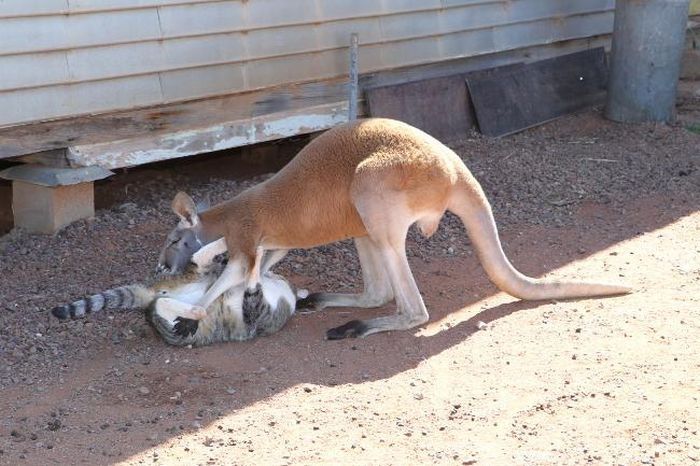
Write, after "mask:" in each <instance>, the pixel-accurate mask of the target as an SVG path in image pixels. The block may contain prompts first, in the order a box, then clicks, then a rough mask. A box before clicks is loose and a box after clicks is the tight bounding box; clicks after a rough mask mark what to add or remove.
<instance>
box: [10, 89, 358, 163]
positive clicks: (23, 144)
mask: <svg viewBox="0 0 700 466" xmlns="http://www.w3.org/2000/svg"><path fill="white" fill-rule="evenodd" d="M1 96H2V94H0V97H1ZM346 98H347V84H346V83H345V81H329V82H325V83H308V84H303V85H293V86H286V87H281V88H276V89H272V90H266V91H261V92H248V93H244V94H235V95H229V96H225V97H220V98H217V99H208V100H200V101H193V102H187V103H182V104H172V105H164V106H160V107H157V108H144V109H140V110H132V111H126V112H114V113H108V114H102V115H93V116H88V117H78V118H70V119H63V120H57V121H49V122H44V123H36V124H30V125H22V126H12V127H6V128H0V159H2V158H7V157H16V156H20V155H25V154H32V153H36V152H43V151H48V150H53V149H61V148H67V147H71V146H90V145H94V144H99V143H106V142H109V141H119V140H127V139H132V138H135V137H138V136H140V135H144V134H148V135H149V136H152V137H161V136H165V135H167V134H170V133H177V132H183V131H190V130H192V129H196V128H208V127H214V126H217V125H221V124H222V123H223V122H226V121H241V120H249V119H254V118H256V117H264V116H265V115H268V114H273V113H285V112H287V113H290V114H292V113H294V112H302V111H303V110H304V109H306V108H313V107H319V106H323V105H327V104H335V103H337V102H341V101H345V100H346ZM0 104H2V101H1V100H0Z"/></svg>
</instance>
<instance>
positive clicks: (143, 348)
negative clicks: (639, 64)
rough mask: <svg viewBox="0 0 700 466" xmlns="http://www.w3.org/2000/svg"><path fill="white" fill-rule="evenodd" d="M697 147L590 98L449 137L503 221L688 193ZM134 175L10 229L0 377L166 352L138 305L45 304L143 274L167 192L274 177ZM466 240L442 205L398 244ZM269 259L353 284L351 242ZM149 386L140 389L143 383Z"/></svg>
mask: <svg viewBox="0 0 700 466" xmlns="http://www.w3.org/2000/svg"><path fill="white" fill-rule="evenodd" d="M699 101H700V98H696V99H695V100H694V101H692V102H691V104H693V105H694V106H693V105H691V104H689V103H688V101H687V100H686V101H684V106H685V107H690V108H692V109H693V111H696V112H697V108H698V107H700V103H699ZM699 146H700V136H698V135H697V134H694V133H693V132H691V131H689V130H687V129H685V128H684V127H683V126H681V125H675V126H667V125H661V124H643V125H621V124H616V123H612V122H609V121H606V120H604V119H603V118H602V116H601V112H600V110H592V111H588V112H584V113H581V114H578V115H574V116H570V117H566V118H562V119H560V120H558V121H556V122H554V123H550V124H548V125H545V126H542V127H539V128H535V129H532V130H528V131H526V132H523V133H521V134H518V135H515V136H511V137H508V138H503V139H492V138H487V137H483V136H481V135H479V134H478V133H471V134H469V135H468V136H467V137H466V138H464V139H463V140H461V141H459V142H458V143H455V144H453V145H452V147H453V149H454V150H455V151H456V152H457V153H458V154H460V156H462V157H463V158H464V160H465V162H466V163H467V166H469V167H470V169H471V170H472V172H473V173H474V175H475V177H476V178H477V179H478V180H479V181H480V182H481V183H482V185H483V187H484V189H485V191H486V193H487V196H488V197H489V199H490V201H491V203H492V205H493V210H494V213H495V215H496V219H497V222H498V224H499V226H500V227H501V228H506V229H507V228H509V227H511V226H513V225H543V226H546V227H553V228H556V227H562V226H566V225H569V224H570V223H571V222H572V217H573V214H574V212H576V209H577V208H579V207H580V206H582V205H584V204H585V203H598V204H601V203H602V204H605V205H606V206H607V207H608V208H610V209H614V210H616V211H619V212H620V213H621V214H622V213H624V210H623V207H622V206H623V205H624V202H625V201H626V200H629V199H631V198H635V197H640V196H646V195H657V194H658V195H664V196H668V198H669V199H671V201H672V200H673V198H674V193H681V192H684V193H686V194H687V193H691V195H694V196H696V198H697V197H698V196H700V195H699V194H698V193H700V150H699V149H698V147H699ZM151 171H152V170H151ZM148 173H149V174H150V173H151V172H150V171H149V172H148ZM130 176H131V174H121V175H119V176H118V177H115V178H116V179H113V180H108V181H105V182H103V183H102V184H101V185H100V186H99V187H98V192H99V190H102V191H108V190H110V189H113V190H114V189H124V193H121V194H123V195H122V197H125V198H126V199H127V200H126V201H125V202H122V203H120V204H118V205H115V206H112V207H111V208H109V209H101V210H98V211H97V213H96V216H95V217H94V218H93V219H89V220H85V221H80V222H77V223H74V224H72V225H70V226H68V227H66V228H65V229H63V230H61V231H60V232H58V233H57V234H55V235H53V236H36V235H30V234H27V233H26V232H24V231H21V230H19V229H15V230H12V231H11V232H10V233H9V234H7V235H5V236H3V237H1V238H0V254H1V255H2V261H1V262H0V277H2V279H1V281H0V303H1V304H0V328H1V329H2V331H1V332H0V354H2V359H3V362H4V364H3V365H2V366H0V388H4V387H6V386H9V385H16V384H25V385H28V386H32V385H34V384H39V385H44V384H46V383H48V381H49V380H52V377H60V376H61V374H62V373H63V372H64V371H66V368H68V367H69V366H70V365H71V364H73V363H74V362H75V361H79V360H81V359H85V358H90V357H92V354H93V353H94V352H95V351H98V350H104V349H109V348H111V347H112V348H114V349H113V351H123V352H125V355H124V357H125V358H127V359H128V360H131V361H133V362H134V363H135V364H137V363H141V364H147V362H146V361H148V362H150V361H151V360H153V361H155V360H158V361H164V360H166V359H167V358H168V357H169V355H170V354H171V353H170V352H169V349H168V348H167V347H165V345H164V344H162V343H161V342H160V340H158V339H157V338H156V337H155V336H154V335H153V333H152V331H151V330H150V329H149V328H148V326H147V325H146V324H145V322H144V319H143V317H142V316H141V315H139V314H138V313H128V312H125V313H120V312H114V313H101V314H97V315H94V316H92V317H90V318H89V319H86V320H81V321H75V322H71V323H70V324H62V323H59V322H57V321H55V320H53V319H52V318H51V316H50V315H49V313H48V312H47V311H48V309H50V308H51V307H53V306H54V305H57V304H62V303H65V302H69V301H70V300H72V299H75V298H78V297H80V296H83V295H85V294H88V293H93V292H99V291H101V290H104V289H107V288H109V287H113V286H118V285H122V284H126V283H132V282H135V281H139V280H141V279H142V278H143V277H147V276H148V275H150V274H151V273H152V271H153V269H154V265H155V263H156V260H157V255H158V250H159V248H160V246H161V243H162V241H163V238H164V236H165V234H166V232H167V231H168V230H169V229H170V228H171V227H172V225H173V224H174V221H175V219H174V218H173V217H174V216H173V215H172V213H171V212H170V208H169V204H170V200H171V199H172V197H173V195H174V194H175V193H176V192H177V191H178V190H183V189H184V190H186V191H188V192H190V193H191V194H192V195H193V196H194V197H195V199H205V198H209V199H211V201H213V202H218V201H221V200H224V199H227V198H230V197H231V196H234V195H235V194H236V193H239V192H241V191H242V190H244V189H246V188H248V187H250V186H252V185H254V184H256V183H258V182H260V181H262V180H263V179H265V178H266V177H267V176H270V175H263V176H258V177H255V178H252V179H248V180H243V181H240V180H238V181H237V180H230V179H220V178H213V177H210V178H209V179H205V180H202V177H201V176H196V174H194V173H189V172H188V171H187V163H186V162H183V166H182V168H181V169H176V170H173V171H170V172H167V173H164V174H158V173H157V172H156V174H155V175H153V176H149V177H148V178H147V179H137V180H136V181H133V182H130V181H129V180H130ZM141 178H143V177H141ZM135 179H136V178H135ZM467 243H468V240H467V238H466V235H465V233H464V229H463V227H462V225H461V223H460V222H459V221H458V220H457V219H456V217H454V216H452V215H449V214H448V215H447V216H446V217H445V219H444V220H443V222H442V225H441V228H440V229H439V230H438V232H437V233H436V234H435V235H434V236H433V237H432V238H430V239H426V238H422V237H420V236H419V235H418V234H417V232H416V231H415V229H411V231H410V232H409V239H408V254H409V258H410V260H411V261H421V260H427V259H428V258H430V257H435V256H448V255H461V254H470V253H471V251H470V248H469V247H467V246H466V245H467ZM278 270H279V271H280V272H281V273H282V274H285V275H288V276H293V277H297V278H300V280H301V281H302V282H303V281H304V278H305V279H306V280H307V281H308V279H310V278H311V277H321V278H320V279H319V280H320V281H319V282H317V283H320V287H321V288H323V289H335V290H356V289H358V288H359V287H360V286H361V284H360V274H359V265H358V261H357V257H356V254H355V251H354V249H353V247H352V243H351V242H350V241H344V242H341V243H338V244H333V245H327V246H322V247H318V248H314V249H311V250H306V251H302V250H300V251H293V252H292V253H291V254H290V255H289V256H288V258H287V259H285V260H284V261H283V262H282V263H281V264H280V266H279V268H278ZM127 340H131V341H132V342H133V341H138V342H140V343H139V345H138V346H137V347H135V346H134V345H131V346H130V348H131V349H130V350H129V351H128V352H127V351H126V350H124V349H123V348H122V345H123V343H124V342H125V341H127ZM134 348H135V349H134ZM115 383H118V382H115ZM144 389H145V390H144ZM149 392H150V391H149V389H148V388H146V387H140V388H138V393H140V394H141V395H147V394H148V393H149ZM59 427H60V422H59V424H58V426H57V427H56V428H59Z"/></svg>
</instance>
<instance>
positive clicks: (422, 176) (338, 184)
mask: <svg viewBox="0 0 700 466" xmlns="http://www.w3.org/2000/svg"><path fill="white" fill-rule="evenodd" d="M172 207H173V211H174V212H175V213H176V214H177V215H178V216H179V217H180V222H179V224H178V226H177V227H176V228H175V229H174V230H173V231H172V232H171V234H170V235H169V239H168V244H166V246H165V248H164V250H163V252H162V254H161V258H160V262H159V264H160V265H159V267H160V268H161V269H162V270H170V271H176V270H177V269H178V267H179V265H178V264H180V263H182V261H186V260H187V258H186V257H180V256H179V255H178V254H174V253H173V252H172V251H171V250H170V249H172V248H171V247H172V246H173V245H178V244H180V242H182V243H183V244H184V243H185V242H187V243H188V244H189V246H190V249H192V250H194V249H196V248H197V247H198V245H199V244H207V243H210V242H212V241H214V240H217V239H219V238H225V240H226V241H225V243H226V247H227V249H228V252H229V257H230V261H229V263H228V265H227V266H226V268H225V270H224V271H223V272H222V274H221V275H220V276H219V278H218V279H217V280H216V282H215V283H214V284H213V285H212V286H211V287H210V288H209V290H208V291H207V293H206V294H205V295H204V296H203V297H202V299H201V300H200V301H199V302H198V303H197V305H196V306H195V309H198V310H199V312H201V309H202V308H207V307H208V306H209V305H210V304H211V302H212V301H213V300H214V299H217V297H218V296H219V295H220V294H221V293H223V292H224V291H225V290H226V289H228V288H229V287H230V286H231V284H232V283H236V282H237V281H240V280H244V281H245V283H246V284H247V286H248V287H249V288H251V287H253V286H255V282H256V278H255V273H254V270H255V269H256V264H255V263H256V250H257V248H259V247H262V248H263V249H265V250H280V251H282V253H284V251H286V250H287V249H291V248H310V247H313V246H318V245H322V244H327V243H331V242H335V241H338V240H343V239H346V238H354V241H355V245H356V247H357V251H358V255H359V258H360V263H361V266H362V277H363V281H364V290H363V292H362V293H358V294H341V293H312V294H311V295H309V296H308V298H306V299H304V300H302V301H300V302H299V303H298V305H299V306H307V307H313V308H316V309H317V310H319V309H323V308H326V307H331V306H347V307H377V306H381V305H384V304H385V303H387V302H389V301H391V300H392V299H394V300H395V301H396V307H397V309H396V313H395V314H393V315H388V316H382V317H377V318H373V319H369V320H363V321H360V320H353V321H351V322H348V323H346V324H344V325H342V326H340V327H337V328H334V329H330V330H329V331H328V332H327V338H329V339H339V338H345V337H358V336H360V337H363V336H367V335H370V334H373V333H376V332H382V331H388V330H402V329H409V328H412V327H415V326H417V325H420V324H422V323H424V322H426V321H427V320H428V311H427V309H426V307H425V304H424V303H423V299H422V297H421V294H420V291H419V290H418V287H417V285H416V282H415V280H414V278H413V274H412V273H411V269H410V268H409V264H408V260H407V259H406V252H405V241H406V234H407V231H408V228H409V227H410V226H411V225H412V224H413V223H417V224H418V227H419V229H420V231H421V232H422V234H424V235H425V236H430V235H432V234H433V233H434V232H435V231H436V229H437V227H438V224H439V222H440V219H441V218H442V216H443V214H444V213H445V211H447V210H449V211H450V212H452V213H454V214H456V215H457V216H458V217H459V218H460V219H461V220H462V222H463V223H464V225H465V227H466V229H467V232H468V234H469V236H470V238H471V240H472V243H473V245H474V248H475V249H476V251H477V253H478V256H479V259H480V261H481V264H482V266H483V267H484V269H485V270H486V273H487V274H488V276H489V278H490V279H491V281H492V282H493V283H494V284H495V285H496V286H497V287H498V288H500V289H501V290H503V291H505V292H506V293H509V294H511V295H513V296H515V297H518V298H521V299H528V300H537V299H559V298H574V297H588V296H603V295H616V294H624V293H629V292H630V291H631V289H630V288H628V287H625V286H619V285H606V284H599V283H567V282H552V281H546V280H542V279H535V278H530V277H527V276H525V275H523V274H522V273H520V272H518V271H517V270H516V269H515V268H514V267H513V266H512V265H511V263H510V262H509V261H508V258H507V257H506V256H505V254H504V252H503V249H502V247H501V243H500V240H499V236H498V231H497V229H496V223H495V221H494V217H493V214H492V213H491V207H490V205H489V202H488V200H487V199H486V196H485V194H484V192H483V190H482V188H481V186H480V185H479V183H478V182H477V181H476V180H475V179H474V177H473V176H472V174H471V173H470V172H469V170H468V169H467V167H466V166H465V165H464V163H463V162H462V160H461V159H460V158H459V157H458V156H457V154H455V153H454V152H453V151H452V150H450V149H449V148H448V147H446V146H445V145H443V144H442V143H440V142H439V141H437V140H436V139H434V138H433V137H431V136H429V135H428V134H426V133H424V132H422V131H420V130H418V129H416V128H413V127H411V126H409V125H407V124H405V123H402V122H399V121H394V120H389V119H382V118H371V119H365V120H357V121H353V122H350V123H346V124H343V125H340V126H337V127H335V128H333V129H331V130H329V131H327V132H325V133H324V134H323V135H321V136H319V137H317V138H316V139H314V140H313V141H312V142H311V143H310V144H308V145H307V146H306V147H304V149H302V150H301V151H300V152H299V154H297V156H296V157H295V158H294V159H293V160H292V161H291V162H290V163H289V164H288V165H287V166H285V167H284V168H283V169H282V170H281V171H279V172H278V173H277V174H276V175H274V176H273V177H271V178H269V179H268V180H266V181H264V182H262V183H260V184H258V185H256V186H253V187H251V188H250V189H248V190H246V191H244V192H242V193H240V194H239V195H237V196H235V197H234V198H232V199H230V200H227V201H225V202H222V203H220V204H217V205H215V206H213V207H211V208H209V209H207V210H205V211H203V212H201V214H199V213H197V211H196V209H195V206H194V203H193V201H192V199H191V198H190V197H189V196H187V195H186V194H184V193H178V195H176V196H175V198H174V200H173V205H172ZM220 248H221V250H220V251H219V252H223V250H224V249H223V248H224V246H223V243H220ZM186 250H188V249H187V248H183V249H181V252H182V251H186Z"/></svg>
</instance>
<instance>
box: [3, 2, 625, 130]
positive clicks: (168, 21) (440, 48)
mask: <svg viewBox="0 0 700 466" xmlns="http://www.w3.org/2000/svg"><path fill="white" fill-rule="evenodd" d="M613 8H614V0H586V1H580V2H567V1H561V0H382V1H378V0H354V1H347V0H247V1H242V0H218V1H204V0H31V1H28V0H0V126H3V125H8V124H15V123H21V122H29V121H36V120H45V119H50V118H56V117H61V116H68V115H77V114H85V113H95V112H105V111H110V110H116V109H127V108H132V107H142V106H146V105H154V104H159V103H165V102H173V101H181V100H187V99H193V98H200V97H207V96H213V95H219V94H225V93H231V92H239V91H244V90H253V89H260V88H265V87H269V86H275V85H279V84H285V83H291V82H297V81H310V80H321V79H327V78H332V77H337V76H341V75H344V74H345V73H346V72H347V50H346V48H347V45H348V42H349V36H350V33H351V32H358V33H359V37H360V67H361V72H369V71H378V70H382V69H389V68H395V67H401V66H407V65H414V64H422V63H428V62H434V61H439V60H445V59H453V58H459V57H466V56H474V55H481V54H486V53H493V52H498V51H504V50H511V49H516V48H522V47H527V46H533V45H541V44H548V43H555V42H558V41H563V40H568V39H575V38H583V37H592V36H597V35H601V34H608V33H609V32H610V31H611V30H612V22H613V12H612V11H613Z"/></svg>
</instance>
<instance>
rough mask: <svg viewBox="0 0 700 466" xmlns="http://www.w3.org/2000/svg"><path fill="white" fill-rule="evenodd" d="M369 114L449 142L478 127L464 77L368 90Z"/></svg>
mask: <svg viewBox="0 0 700 466" xmlns="http://www.w3.org/2000/svg"><path fill="white" fill-rule="evenodd" d="M366 95H367V102H368V104H369V112H370V115H371V116H374V117H386V118H394V119H396V120H400V121H405V122H406V123H408V124H410V125H413V126H415V127H416V128H420V129H422V130H423V131H425V132H426V133H428V134H430V135H431V136H433V137H435V138H436V139H438V140H440V141H443V142H448V141H451V140H454V139H457V138H459V137H463V136H464V135H465V134H466V132H467V130H468V129H469V128H472V127H474V126H475V120H474V116H473V110H472V109H471V106H470V104H469V99H468V98H467V86H466V84H465V83H464V76H463V75H461V74H460V75H456V76H447V77H443V78H432V79H425V80H421V81H415V82H411V83H405V84H399V85H396V86H384V87H378V88H374V89H368V90H367V92H366Z"/></svg>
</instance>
